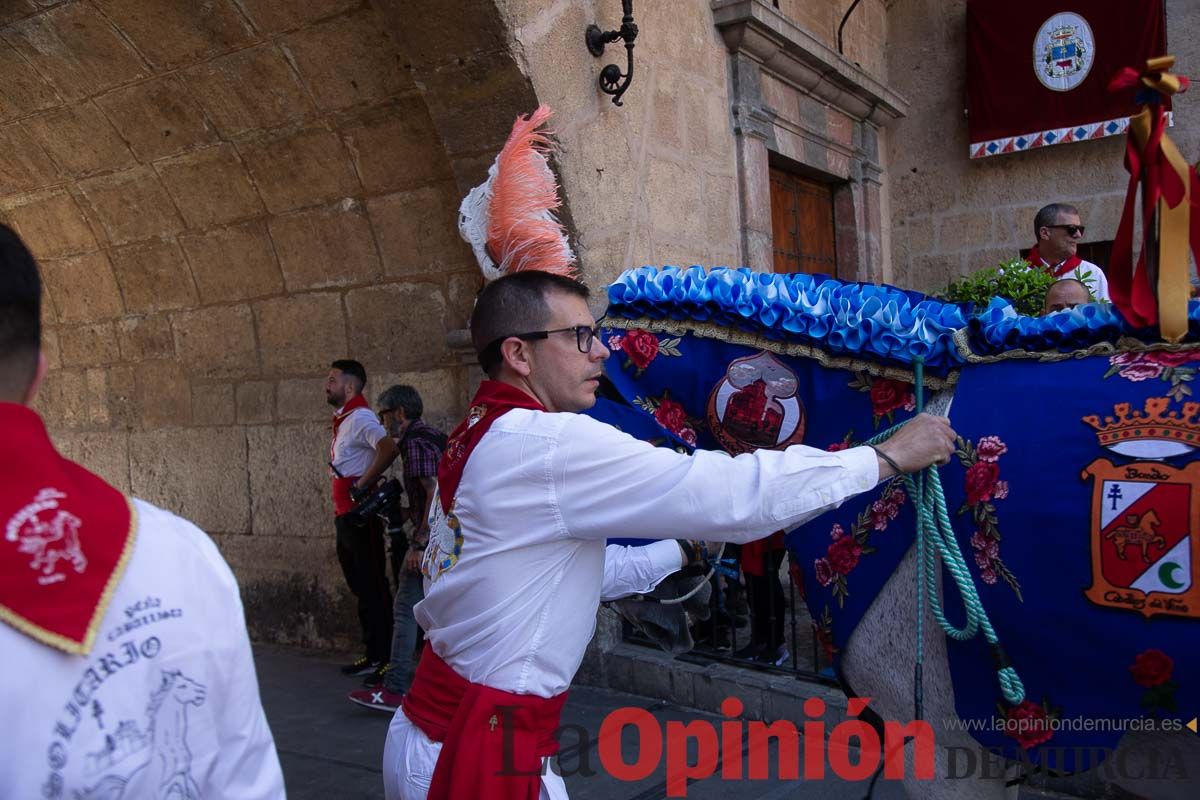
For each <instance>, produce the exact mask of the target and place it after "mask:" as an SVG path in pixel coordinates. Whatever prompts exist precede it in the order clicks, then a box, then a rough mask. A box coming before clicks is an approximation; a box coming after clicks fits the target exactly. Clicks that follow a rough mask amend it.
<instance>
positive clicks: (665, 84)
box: [498, 0, 741, 307]
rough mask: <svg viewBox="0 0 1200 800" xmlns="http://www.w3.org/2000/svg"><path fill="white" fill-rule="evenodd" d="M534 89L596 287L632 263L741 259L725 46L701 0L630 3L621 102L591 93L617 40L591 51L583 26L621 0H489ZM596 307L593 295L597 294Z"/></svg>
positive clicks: (616, 20)
mask: <svg viewBox="0 0 1200 800" xmlns="http://www.w3.org/2000/svg"><path fill="white" fill-rule="evenodd" d="M498 5H499V7H500V8H501V10H502V13H503V14H504V16H505V19H506V22H507V24H508V27H509V30H510V31H511V35H512V38H513V44H514V52H515V53H516V55H517V58H518V63H519V64H520V65H521V68H522V70H523V71H524V72H525V74H526V75H528V76H529V78H530V80H531V82H532V84H533V87H534V89H535V90H536V92H537V96H538V99H539V100H540V101H541V102H543V103H547V104H549V105H550V107H551V108H553V109H554V112H555V116H554V117H553V119H552V124H553V127H554V128H555V129H556V130H557V132H558V137H559V141H560V142H561V145H562V151H561V154H560V155H559V158H558V166H559V169H560V172H561V175H562V180H563V186H564V190H565V194H566V197H567V199H568V202H569V203H570V210H571V216H572V219H573V222H574V228H575V231H576V232H577V237H576V239H575V243H576V245H577V246H578V251H579V257H580V263H581V264H582V267H583V270H584V274H585V277H586V279H587V281H588V282H589V283H590V284H591V285H592V286H593V287H603V286H604V285H606V284H607V283H608V282H609V281H611V280H612V279H613V278H615V277H616V276H617V275H618V274H620V272H621V271H622V270H623V269H625V268H627V267H630V266H640V265H642V264H677V265H690V264H707V265H722V266H739V265H740V264H741V254H740V252H739V247H738V239H739V233H738V219H737V180H736V172H735V155H734V146H733V131H732V119H731V114H730V103H729V87H728V81H729V74H728V55H727V53H726V51H725V47H724V45H723V44H722V42H721V37H720V36H719V34H718V32H717V30H716V29H715V28H714V27H713V19H712V10H711V8H710V5H711V4H710V3H709V2H708V0H679V2H672V3H639V4H637V5H636V6H635V9H634V11H635V20H636V22H637V25H638V28H639V31H640V32H639V34H638V38H637V44H636V47H635V50H634V63H635V66H634V78H633V82H632V84H631V86H630V89H629V91H628V92H627V93H626V94H625V96H624V98H622V101H623V103H624V105H622V106H621V107H617V106H614V105H613V103H612V102H611V99H610V98H609V97H608V96H607V95H604V94H602V93H601V92H600V90H599V88H598V87H597V82H596V81H597V77H598V76H599V74H600V70H601V69H602V68H603V67H604V66H605V65H606V64H610V63H614V64H618V65H619V66H620V67H621V69H622V71H623V70H624V69H625V48H624V47H623V46H622V45H621V44H620V43H618V44H616V45H609V46H608V47H607V48H606V50H605V52H604V55H603V56H602V57H600V58H593V57H592V56H591V54H589V53H588V51H587V48H586V47H585V45H584V29H585V28H586V27H587V25H588V24H590V23H596V24H597V25H599V26H600V27H601V28H602V29H603V30H612V29H616V28H618V27H619V26H620V24H621V3H620V2H619V1H618V0H597V1H596V2H591V1H590V0H559V1H558V2H552V3H547V2H542V0H498ZM601 307H602V304H601Z"/></svg>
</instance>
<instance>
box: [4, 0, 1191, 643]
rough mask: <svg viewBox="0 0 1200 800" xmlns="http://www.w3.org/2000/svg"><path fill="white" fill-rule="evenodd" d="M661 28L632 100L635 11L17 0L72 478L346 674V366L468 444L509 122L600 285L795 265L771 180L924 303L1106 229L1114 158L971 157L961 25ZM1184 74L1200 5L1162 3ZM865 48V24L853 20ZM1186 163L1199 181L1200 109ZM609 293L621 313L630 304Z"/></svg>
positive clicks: (725, 14) (1181, 109)
mask: <svg viewBox="0 0 1200 800" xmlns="http://www.w3.org/2000/svg"><path fill="white" fill-rule="evenodd" d="M847 9H848V3H846V2H834V0H778V2H767V1H766V0H676V1H675V2H670V3H663V2H639V3H636V4H635V13H636V21H637V24H638V26H639V28H640V34H639V36H638V39H637V46H636V48H635V51H634V59H635V74H634V79H633V82H632V85H631V88H630V89H629V91H628V93H627V94H626V95H625V97H624V98H623V102H624V104H623V105H622V106H620V107H618V106H615V105H614V104H613V103H612V102H611V101H610V98H609V97H608V96H606V95H604V94H602V93H601V92H600V91H599V89H598V87H597V77H598V75H599V73H600V70H601V69H602V68H603V67H604V66H605V65H606V64H610V63H615V64H618V65H619V66H620V67H621V68H622V69H624V67H625V50H624V48H623V47H621V46H620V45H619V44H618V45H616V46H612V45H610V46H609V47H608V48H607V50H606V52H605V54H604V56H603V57H601V58H593V57H592V56H591V55H590V54H589V53H588V52H587V50H586V48H585V46H584V38H583V31H584V29H585V27H586V26H587V25H588V24H590V23H593V22H594V23H596V24H598V25H599V26H600V27H601V28H602V29H605V30H608V29H615V28H617V27H618V26H619V24H620V18H621V3H620V2H619V0H443V2H437V3H406V2H403V0H312V1H311V2H290V1H289V0H212V1H211V2H208V3H204V4H195V3H178V2H174V1H173V0H65V1H62V2H51V1H49V0H13V1H12V2H6V3H0V74H3V76H4V80H3V81H0V219H3V221H5V222H6V223H8V224H10V225H12V226H14V227H15V228H16V229H17V230H18V231H19V232H20V233H21V235H22V236H23V237H25V238H26V240H27V241H28V242H29V244H30V246H31V247H32V249H33V250H34V252H35V254H36V255H37V257H38V258H39V260H40V262H41V264H42V269H43V274H44V278H45V284H46V290H47V301H46V304H45V306H46V315H45V316H46V319H45V321H46V335H45V350H46V354H47V357H48V359H49V362H50V365H51V373H50V375H49V377H48V379H47V382H46V385H45V388H44V389H43V391H42V393H41V395H40V398H39V400H38V408H39V410H40V411H41V412H42V413H43V414H44V415H45V416H46V419H47V420H48V422H49V424H50V426H51V429H52V431H53V433H54V436H55V438H56V440H57V441H58V443H59V445H60V447H61V448H62V449H63V451H64V452H65V453H66V454H68V455H69V456H71V457H73V458H77V459H78V460H80V461H81V462H83V463H85V464H87V465H89V466H91V467H92V468H94V469H96V470H97V471H98V472H100V473H101V474H102V475H104V476H105V477H106V478H108V479H109V480H110V481H112V482H113V483H114V484H115V485H117V486H118V487H120V488H121V489H122V490H123V491H127V492H132V493H134V494H137V495H139V496H142V497H145V498H147V499H149V500H151V501H153V502H157V503H160V504H162V505H164V506H166V507H167V508H170V509H172V510H175V511H177V512H179V513H182V514H184V515H186V516H189V517H190V518H192V519H194V520H195V521H196V522H197V523H198V524H200V525H201V526H203V527H204V528H205V529H206V530H207V531H209V532H210V533H211V534H212V535H213V537H214V538H215V539H216V541H217V542H218V543H219V545H220V547H221V548H222V550H223V552H224V553H225V554H226V556H227V557H228V558H229V560H230V563H231V564H232V565H233V567H234V569H235V571H236V572H237V573H238V575H239V578H240V579H241V582H242V586H243V591H244V594H245V597H246V601H247V608H248V610H249V613H250V617H251V622H252V625H253V630H254V632H255V634H256V635H257V636H260V637H264V638H271V639H274V640H277V641H286V642H299V643H305V644H322V645H328V644H342V645H345V644H347V643H348V642H349V641H350V639H351V638H352V634H353V614H352V612H351V610H350V609H351V604H350V601H349V597H348V594H347V592H346V590H345V589H344V587H343V585H342V580H341V576H340V573H339V570H338V567H337V566H336V562H335V558H334V551H333V542H332V538H333V537H332V530H331V528H332V525H331V523H330V519H329V517H330V503H329V500H328V497H327V495H328V487H327V483H326V478H325V476H324V472H323V469H322V464H323V463H324V458H325V453H326V447H327V437H328V414H329V411H330V409H329V408H328V406H326V405H325V403H324V402H323V396H322V394H321V379H322V377H323V375H324V374H325V371H326V369H327V365H328V363H329V361H330V360H332V359H333V358H338V357H343V356H349V357H355V358H358V359H360V360H362V361H363V362H364V363H365V364H366V367H367V370H368V372H369V373H370V374H371V376H372V378H371V384H370V387H369V394H372V395H373V394H374V393H375V392H378V391H379V390H381V389H383V388H384V387H385V386H387V385H389V384H391V383H394V382H405V383H411V384H414V385H416V386H417V387H418V389H419V390H420V391H421V392H422V394H423V395H424V397H425V400H426V408H427V409H428V413H427V415H428V416H429V417H430V418H431V419H432V421H434V422H435V423H437V424H442V425H449V424H452V422H453V421H454V420H455V419H456V418H457V417H458V416H459V415H460V414H461V413H462V411H463V408H464V406H465V401H466V398H467V396H468V394H469V392H470V391H471V390H472V389H473V388H474V385H475V383H476V382H477V381H478V378H479V373H478V370H476V369H474V368H473V367H471V366H470V362H471V358H470V356H469V354H468V353H467V352H466V351H465V350H464V347H463V342H464V337H463V334H462V331H461V329H462V328H463V327H464V326H465V323H466V320H467V317H468V315H469V312H470V308H471V304H472V301H473V297H474V294H475V291H476V289H477V288H478V286H479V280H480V279H479V277H478V273H477V271H476V269H475V267H474V265H473V263H472V262H471V256H470V251H469V249H468V248H467V247H466V246H465V245H464V244H463V243H462V242H461V241H460V240H459V238H458V236H457V232H456V230H455V216H456V209H457V204H458V202H459V200H460V198H461V197H462V196H463V194H465V192H466V191H467V190H469V189H470V188H471V187H472V186H474V185H476V184H477V183H478V182H480V181H481V180H482V179H483V177H484V176H485V174H486V170H487V168H488V166H489V164H490V163H491V161H492V159H493V158H494V157H495V154H496V152H497V151H498V150H499V148H500V147H501V146H502V144H503V142H504V140H505V138H506V137H507V135H508V132H509V130H510V128H511V125H512V121H513V118H514V117H515V116H516V115H517V114H518V113H527V112H529V111H530V110H532V109H533V108H534V107H536V105H537V104H539V103H546V104H548V105H550V106H551V107H552V108H553V109H554V111H555V116H554V118H553V123H552V127H553V128H554V130H555V131H556V132H557V134H558V139H559V141H560V144H561V147H560V150H559V152H558V154H557V156H556V158H555V160H554V166H555V169H556V170H557V172H558V174H559V176H560V178H561V182H562V185H563V197H564V201H565V205H564V208H563V210H562V216H563V218H564V220H565V221H566V223H567V224H568V227H569V228H570V230H571V233H572V239H573V243H574V244H575V246H576V248H577V251H578V253H579V256H580V262H581V266H582V271H583V274H584V277H585V278H586V279H587V281H588V282H589V283H590V284H591V285H592V286H593V287H596V288H599V287H603V286H604V285H605V284H606V283H607V282H608V281H610V280H611V279H612V278H614V277H615V276H616V275H617V274H619V273H620V271H621V270H623V269H625V268H627V267H630V266H637V265H642V264H677V265H690V264H696V263H698V264H705V265H710V266H721V265H730V266H740V265H743V264H744V265H749V266H751V267H753V268H756V269H770V265H771V253H772V227H771V217H770V213H771V209H770V196H769V187H768V171H769V168H770V167H783V168H786V169H789V170H794V171H797V172H799V173H801V174H803V175H806V176H809V177H813V178H815V179H818V180H821V181H825V182H827V183H828V184H829V185H830V186H831V187H832V191H833V199H834V203H833V205H834V216H835V236H836V245H837V258H838V269H839V272H841V273H842V274H844V275H855V276H857V277H858V278H859V279H862V280H885V281H889V282H892V283H896V284H899V285H902V286H911V287H914V288H920V289H931V288H935V287H938V286H940V285H943V284H944V283H946V282H947V281H948V280H951V279H952V278H954V277H956V276H958V275H960V274H963V273H964V272H967V271H970V270H974V269H977V268H981V267H985V266H989V265H991V264H993V263H994V262H995V261H997V260H998V259H1000V258H1001V257H1004V256H1007V255H1009V254H1012V253H1015V251H1016V250H1017V248H1019V247H1021V246H1026V245H1028V244H1029V243H1030V240H1031V237H1030V235H1029V233H1028V230H1029V227H1030V222H1031V218H1032V215H1033V213H1034V211H1036V209H1037V208H1038V207H1039V206H1040V205H1042V204H1044V203H1046V202H1050V201H1055V200H1058V201H1069V202H1075V203H1077V204H1078V205H1079V206H1080V208H1081V211H1082V213H1083V216H1084V218H1085V220H1086V221H1087V223H1088V225H1089V238H1092V237H1095V238H1097V239H1108V238H1111V236H1112V231H1113V230H1114V229H1115V226H1116V222H1117V216H1118V213H1119V206H1120V197H1121V195H1122V192H1123V187H1124V183H1125V174H1124V171H1123V169H1122V167H1121V148H1122V141H1121V140H1119V139H1108V140H1101V141H1096V142H1087V143H1082V144H1073V145H1066V146H1058V147H1051V148H1046V149H1044V150H1037V151H1033V152H1029V153H1025V154H1018V155H1010V156H1003V157H997V158H991V159H984V160H982V161H976V162H972V161H970V160H969V159H968V158H967V138H966V137H967V132H966V124H965V121H964V120H963V117H962V113H961V111H962V105H963V103H962V97H963V82H964V72H965V70H964V60H965V54H964V50H965V45H964V22H963V21H964V14H965V3H964V2H963V0H954V2H935V1H934V0H913V2H908V3H894V2H892V1H891V0H863V2H861V3H859V4H858V6H857V7H856V9H855V10H854V11H853V12H852V13H851V14H849V16H845V15H846V11H847ZM1167 11H1168V22H1169V31H1168V33H1169V36H1170V38H1171V40H1172V41H1173V42H1176V43H1177V44H1176V46H1175V54H1176V55H1177V56H1179V59H1180V66H1181V70H1182V71H1184V72H1187V71H1188V69H1189V66H1188V65H1189V64H1191V65H1194V64H1195V63H1196V62H1197V60H1198V59H1197V56H1200V52H1197V45H1196V43H1195V42H1194V41H1193V40H1190V39H1187V38H1185V34H1184V32H1186V31H1190V30H1193V29H1196V28H1197V27H1198V26H1200V9H1197V8H1196V4H1195V3H1192V2H1188V1H1187V0H1168V2H1167ZM843 23H844V24H843ZM1176 113H1177V125H1176V129H1175V130H1174V131H1173V133H1172V135H1173V136H1174V137H1175V139H1176V142H1177V143H1178V144H1179V145H1180V148H1181V150H1182V151H1183V152H1184V153H1185V154H1186V155H1188V156H1190V157H1195V155H1196V154H1197V152H1200V106H1197V105H1196V104H1195V103H1194V102H1192V100H1191V99H1189V97H1188V96H1185V97H1184V98H1182V99H1181V101H1180V102H1179V103H1178V104H1177V112H1176ZM598 295H600V296H598V297H597V298H596V303H595V305H596V310H597V312H598V311H599V310H600V309H601V308H602V306H603V304H604V298H603V296H602V295H603V293H602V292H598Z"/></svg>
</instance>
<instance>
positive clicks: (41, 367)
mask: <svg viewBox="0 0 1200 800" xmlns="http://www.w3.org/2000/svg"><path fill="white" fill-rule="evenodd" d="M45 377H46V354H45V353H44V352H43V351H42V350H41V348H38V357H37V366H36V367H35V368H34V370H33V380H32V381H30V383H29V388H28V389H26V390H25V398H24V400H23V401H22V402H23V403H24V404H25V405H27V406H28V405H33V398H34V397H36V396H37V391H38V388H39V387H40V386H41V385H42V378H45Z"/></svg>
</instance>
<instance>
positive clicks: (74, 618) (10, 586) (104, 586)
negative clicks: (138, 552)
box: [0, 403, 137, 654]
mask: <svg viewBox="0 0 1200 800" xmlns="http://www.w3.org/2000/svg"><path fill="white" fill-rule="evenodd" d="M136 528H137V519H136V517H135V515H134V513H133V506H132V505H131V504H130V502H129V501H128V500H127V499H126V498H125V496H124V495H123V494H121V493H120V492H119V491H117V490H116V489H114V488H113V487H111V486H109V485H108V484H107V483H105V482H104V481H103V480H101V479H100V478H98V477H97V476H95V475H93V474H92V473H90V472H88V471H87V470H86V469H84V468H83V467H81V466H79V465H78V464H75V463H72V462H70V461H68V460H66V459H65V458H63V457H62V456H61V455H59V454H58V451H56V450H55V449H54V445H53V444H52V443H51V442H50V437H49V435H48V434H47V433H46V427H45V425H43V424H42V420H41V418H40V417H39V416H38V415H37V414H36V413H34V412H33V411H31V410H30V409H28V408H26V407H25V406H21V405H17V404H15V403H0V619H2V620H4V621H5V622H7V623H8V624H9V625H12V626H13V627H14V628H16V629H17V630H19V631H21V632H22V633H25V634H27V635H29V636H32V637H33V638H34V639H37V640H38V641H39V642H42V643H43V644H47V645H50V646H51V647H56V648H58V649H59V650H63V651H65V652H67V653H74V654H86V653H87V652H88V651H90V650H91V649H92V643H93V642H94V641H95V639H96V628H97V627H98V626H99V624H100V620H101V619H102V618H103V617H104V612H105V611H106V610H107V609H108V603H109V600H110V598H111V597H112V593H113V590H114V589H116V586H117V583H118V581H120V580H121V575H122V574H123V573H124V572H125V566H126V564H127V563H128V561H129V555H130V553H132V552H133V542H134V539H135V537H136Z"/></svg>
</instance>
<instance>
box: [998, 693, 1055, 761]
mask: <svg viewBox="0 0 1200 800" xmlns="http://www.w3.org/2000/svg"><path fill="white" fill-rule="evenodd" d="M1004 735H1005V736H1009V737H1011V738H1013V739H1016V740H1017V744H1019V745H1020V746H1021V749H1022V750H1028V749H1029V748H1031V747H1036V746H1037V745H1039V744H1042V743H1043V742H1048V741H1050V739H1051V738H1052V737H1053V736H1054V731H1053V730H1052V729H1051V727H1050V720H1049V719H1048V718H1047V717H1046V710H1045V709H1044V708H1042V707H1041V706H1039V705H1038V704H1037V703H1031V702H1030V701H1028V700H1023V701H1022V702H1021V704H1020V705H1016V706H1013V707H1012V708H1010V709H1009V710H1008V713H1007V714H1005V722H1004Z"/></svg>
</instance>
